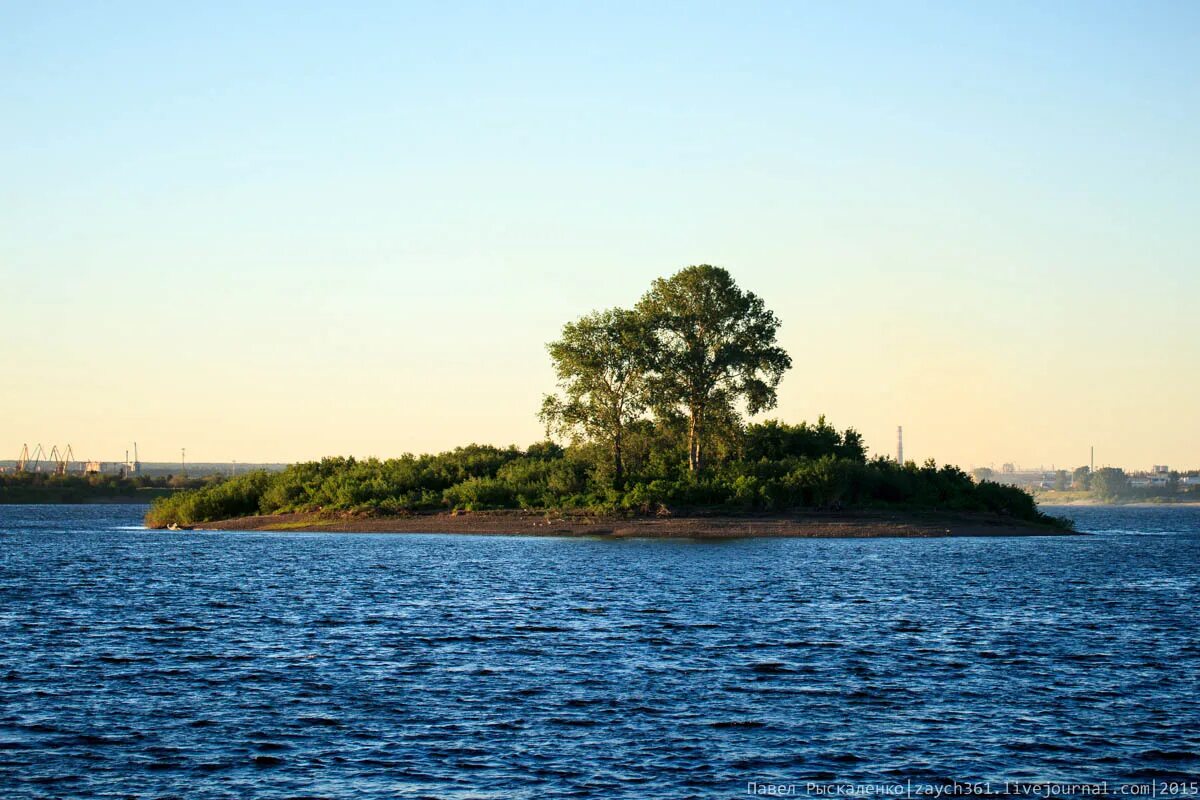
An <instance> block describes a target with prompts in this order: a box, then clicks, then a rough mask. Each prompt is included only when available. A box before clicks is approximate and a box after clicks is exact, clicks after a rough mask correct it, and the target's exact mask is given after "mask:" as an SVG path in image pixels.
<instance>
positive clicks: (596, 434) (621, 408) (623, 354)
mask: <svg viewBox="0 0 1200 800" xmlns="http://www.w3.org/2000/svg"><path fill="white" fill-rule="evenodd" d="M647 336H648V334H647V331H646V328H645V325H644V324H643V321H642V318H641V317H640V316H639V315H638V314H635V313H634V312H632V311H628V310H625V309H620V308H613V309H609V310H608V311H599V312H595V313H592V314H588V315H587V316H585V317H581V318H580V319H579V320H577V321H575V322H569V323H567V324H566V325H565V326H564V327H563V331H562V338H561V339H559V340H558V341H555V342H551V343H550V344H549V345H547V349H548V350H549V351H550V358H551V360H552V361H553V362H554V370H555V372H556V373H557V375H558V386H559V390H560V391H559V393H558V394H553V395H546V397H545V398H544V400H543V401H542V411H541V415H540V416H541V419H542V421H543V422H544V423H545V425H546V429H547V433H561V434H567V435H569V436H572V437H576V438H590V439H593V440H597V441H601V442H604V443H606V444H607V445H608V447H609V449H610V452H611V455H612V466H613V485H614V486H615V487H616V488H618V489H620V488H623V486H624V484H625V462H624V458H623V455H622V447H623V444H624V438H625V431H626V429H627V428H628V426H629V425H630V423H632V422H633V421H635V420H637V419H639V418H640V417H642V416H643V415H644V414H645V412H646V409H647V401H648V398H647V383H646V379H647V368H648V363H647V355H648V350H647V347H646V341H647Z"/></svg>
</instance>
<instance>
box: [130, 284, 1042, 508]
mask: <svg viewBox="0 0 1200 800" xmlns="http://www.w3.org/2000/svg"><path fill="white" fill-rule="evenodd" d="M779 325H780V323H779V319H778V318H777V317H776V316H775V314H774V313H772V312H771V311H770V310H769V309H767V308H766V306H765V304H764V303H763V301H762V299H760V298H759V297H758V296H757V295H755V294H753V293H751V292H748V291H745V290H743V289H741V288H740V287H738V286H737V284H736V283H735V282H734V280H733V278H732V276H730V274H729V273H728V272H727V271H726V270H724V269H720V268H718V267H712V266H708V265H700V266H693V267H688V268H686V269H684V270H682V271H680V272H678V273H676V274H675V275H673V276H671V277H670V278H660V279H659V280H656V281H655V282H654V283H653V284H652V286H651V287H650V290H649V291H648V292H647V293H646V294H645V295H644V296H643V297H642V299H641V300H640V301H639V302H638V303H637V305H636V306H634V307H633V308H632V309H622V308H614V309H609V310H606V311H600V312H595V313H592V314H589V315H587V316H584V317H582V318H580V319H578V320H576V321H574V322H571V323H568V324H567V325H566V326H564V328H563V331H562V336H561V338H560V339H558V340H557V341H554V342H551V343H550V345H549V346H548V349H549V352H550V357H551V360H552V361H553V364H554V368H555V371H556V374H557V376H558V387H557V391H556V392H555V393H553V394H550V395H547V396H546V397H545V399H544V401H543V404H542V408H541V413H540V418H541V420H542V422H543V423H544V424H545V425H546V429H547V435H548V436H549V437H551V438H549V439H548V440H547V441H544V442H540V443H538V444H534V445H532V446H530V447H529V448H528V449H526V450H521V449H518V448H516V447H509V448H497V447H491V446H487V445H468V446H466V447H460V448H457V449H455V450H453V451H450V452H447V453H442V454H439V455H420V456H415V455H405V456H402V457H400V458H395V459H389V460H386V461H381V460H378V459H366V460H357V459H354V458H326V459H323V460H321V461H319V462H309V463H304V464H295V465H292V466H290V467H288V468H287V469H286V470H284V471H283V472H280V473H274V474H268V473H266V472H253V473H248V474H245V475H241V476H238V477H237V478H232V479H230V480H226V481H222V482H220V483H216V484H213V485H210V486H206V487H204V488H202V489H198V490H194V491H186V492H179V493H177V494H175V495H173V496H171V497H167V498H161V499H159V500H156V501H155V503H154V505H153V506H152V508H151V510H150V513H149V514H148V516H147V520H146V521H147V524H149V525H151V526H159V527H161V526H165V525H168V524H171V523H175V524H179V525H194V524H197V523H202V522H206V521H212V520H217V519H227V518H231V517H238V516H247V515H253V514H275V513H283V512H292V511H324V512H350V513H362V514H404V513H411V512H417V511H426V510H438V509H445V510H449V509H458V510H484V509H517V508H521V509H561V510H570V509H577V510H587V511H594V512H597V513H629V514H664V513H687V512H690V511H698V510H714V509H721V510H731V511H733V510H738V511H741V510H744V511H776V512H783V511H788V510H793V509H828V508H845V507H859V508H863V507H903V508H910V509H940V510H958V511H987V512H996V513H1000V514H1005V515H1008V516H1011V517H1013V518H1015V519H1020V520H1024V521H1048V519H1047V518H1046V517H1044V516H1043V515H1042V514H1040V513H1039V512H1038V510H1037V506H1036V504H1035V503H1034V501H1033V498H1032V497H1031V496H1030V495H1029V494H1028V493H1026V492H1024V491H1023V490H1020V489H1017V488H1013V487H1008V486H1001V485H998V484H996V483H992V482H987V481H985V482H979V483H977V482H975V481H974V480H972V479H971V477H970V476H968V475H967V474H965V473H964V472H962V471H961V470H960V469H958V468H957V467H953V466H943V467H940V468H939V467H937V466H936V465H935V464H934V463H933V462H932V461H929V462H926V463H925V464H924V465H923V466H917V465H916V464H913V463H912V462H909V463H907V464H897V463H896V462H894V461H891V460H888V459H885V458H875V459H873V460H868V458H867V453H866V448H865V447H864V445H863V441H862V437H861V436H860V435H859V434H858V433H857V432H856V431H855V430H853V429H846V430H844V431H839V430H837V429H836V428H834V427H833V426H831V425H829V424H828V423H827V422H826V421H825V419H824V418H823V417H822V418H821V419H819V420H818V421H817V422H816V424H808V423H801V424H799V425H789V424H786V423H783V422H779V421H775V420H770V421H767V422H762V423H754V424H747V422H746V421H745V415H746V414H758V413H760V412H763V411H767V410H769V409H771V408H773V407H774V406H775V404H776V390H777V388H778V386H779V382H780V380H781V379H782V378H783V375H784V373H785V372H786V371H787V370H788V369H789V368H790V367H791V363H792V361H791V357H790V356H789V355H788V354H787V353H786V352H785V351H784V350H783V349H782V348H781V347H779V345H778V343H777V333H778V330H779Z"/></svg>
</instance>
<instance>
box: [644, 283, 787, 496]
mask: <svg viewBox="0 0 1200 800" xmlns="http://www.w3.org/2000/svg"><path fill="white" fill-rule="evenodd" d="M637 312H638V313H639V314H640V315H641V316H642V317H643V319H644V320H645V325H646V326H647V328H648V329H649V330H650V331H651V332H652V334H653V335H652V336H651V337H650V338H648V339H647V340H646V345H647V346H648V348H649V362H650V363H651V364H652V369H651V375H650V401H651V403H652V404H653V405H654V406H655V408H656V409H658V410H659V412H660V413H662V412H676V413H682V414H683V415H685V416H686V418H687V420H688V468H689V470H690V471H692V472H700V471H701V470H702V468H703V466H704V461H705V450H704V445H705V434H706V431H707V428H708V426H709V424H710V423H711V420H712V418H713V417H720V416H730V415H732V414H734V413H735V412H734V409H735V407H736V405H737V404H738V402H739V401H741V402H744V404H745V406H746V410H747V411H748V412H749V413H751V414H756V413H758V412H759V411H763V410H766V409H770V408H773V407H774V406H775V401H776V395H775V390H776V388H777V387H778V386H779V381H780V380H781V379H782V378H783V373H784V372H786V371H787V370H788V369H789V368H790V367H791V365H792V359H791V357H790V356H789V355H788V354H787V353H786V352H785V351H784V350H783V348H781V347H779V346H778V345H777V344H776V342H775V336H776V333H777V332H778V330H779V324H780V323H779V318H778V317H776V316H775V314H774V313H772V312H771V311H770V310H768V309H767V307H766V305H765V304H764V303H763V301H762V299H761V298H760V297H758V295H756V294H754V293H752V292H747V291H743V290H742V289H741V288H739V287H738V285H737V283H736V282H735V281H734V280H733V276H732V275H730V274H729V272H728V271H726V270H724V269H721V268H720V267H713V266H710V265H708V264H701V265H699V266H693V267H688V268H686V269H683V270H681V271H679V272H677V273H675V274H674V275H672V276H671V277H670V278H660V279H658V280H656V281H654V283H653V284H652V285H651V287H650V291H648V292H647V293H646V295H645V296H644V297H642V299H641V300H640V301H639V302H638V304H637Z"/></svg>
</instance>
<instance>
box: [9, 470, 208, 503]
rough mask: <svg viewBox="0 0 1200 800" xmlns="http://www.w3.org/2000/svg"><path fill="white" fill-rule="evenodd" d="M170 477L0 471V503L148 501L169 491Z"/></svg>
mask: <svg viewBox="0 0 1200 800" xmlns="http://www.w3.org/2000/svg"><path fill="white" fill-rule="evenodd" d="M185 485H186V486H188V487H190V488H198V487H201V486H203V485H205V479H203V478H192V479H190V480H188V481H187V482H186V484H185ZM172 486H174V483H173V479H172V478H171V477H169V476H167V477H149V476H144V475H139V476H136V477H130V478H124V477H121V476H119V475H100V474H88V475H80V474H78V473H69V474H65V475H59V474H57V473H55V472H26V471H21V472H4V473H0V504H3V503H91V502H114V501H118V500H124V501H127V502H147V501H149V500H150V499H151V498H154V497H159V496H162V495H164V494H168V493H170V492H171V487H172Z"/></svg>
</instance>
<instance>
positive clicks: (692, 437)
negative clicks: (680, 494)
mask: <svg viewBox="0 0 1200 800" xmlns="http://www.w3.org/2000/svg"><path fill="white" fill-rule="evenodd" d="M702 466H703V464H702V463H701V461H700V411H699V410H698V409H693V410H692V415H691V417H690V419H689V420H688V471H689V472H691V473H692V474H693V475H695V474H697V473H699V472H700V469H701V467H702Z"/></svg>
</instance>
